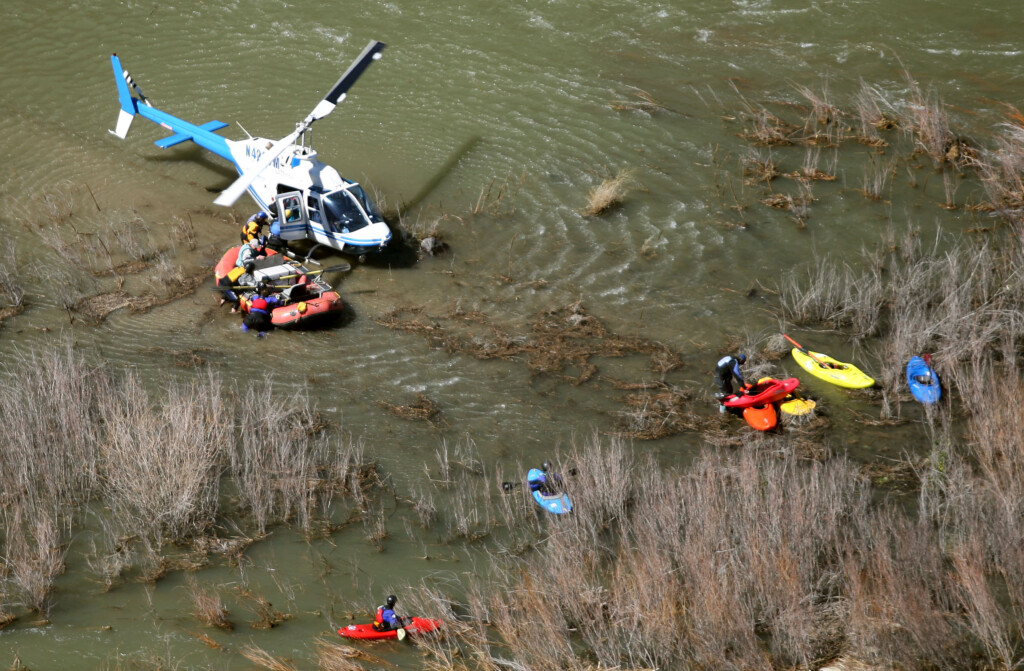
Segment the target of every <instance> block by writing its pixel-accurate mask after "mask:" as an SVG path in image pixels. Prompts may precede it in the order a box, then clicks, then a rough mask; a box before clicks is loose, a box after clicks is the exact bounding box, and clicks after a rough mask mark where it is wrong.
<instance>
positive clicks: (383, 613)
mask: <svg viewBox="0 0 1024 671" xmlns="http://www.w3.org/2000/svg"><path fill="white" fill-rule="evenodd" d="M396 603H398V597H397V596H395V595H394V594H392V595H390V596H388V598H387V600H386V601H385V602H384V605H383V606H377V616H376V617H374V618H373V628H374V630H375V631H391V630H393V629H401V628H402V627H404V626H405V624H404V623H403V618H401V617H399V616H398V614H396V613H395V604H396Z"/></svg>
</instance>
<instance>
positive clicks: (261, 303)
mask: <svg viewBox="0 0 1024 671" xmlns="http://www.w3.org/2000/svg"><path fill="white" fill-rule="evenodd" d="M270 292H271V289H270V286H269V285H268V284H266V283H261V284H260V288H259V290H258V291H257V292H256V296H255V298H253V299H252V300H250V301H249V314H247V315H245V319H243V320H242V330H243V331H249V330H253V331H256V336H257V337H259V338H264V337H266V335H267V333H268V332H269V331H270V327H271V326H273V324H272V323H271V321H270V311H271V310H273V309H274V308H275V307H277V305H278V303H279V298H278V297H277V296H271V295H270Z"/></svg>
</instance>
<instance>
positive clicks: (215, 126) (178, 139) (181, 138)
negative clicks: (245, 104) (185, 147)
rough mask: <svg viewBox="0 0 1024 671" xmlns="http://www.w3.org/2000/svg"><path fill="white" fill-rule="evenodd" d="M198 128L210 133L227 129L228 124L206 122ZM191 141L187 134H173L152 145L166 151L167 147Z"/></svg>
mask: <svg viewBox="0 0 1024 671" xmlns="http://www.w3.org/2000/svg"><path fill="white" fill-rule="evenodd" d="M199 127H200V128H202V129H203V130H208V131H210V132H211V133H212V132H214V131H217V130H220V129H221V128H227V127H228V124H226V123H224V122H223V121H207V122H206V123H204V124H203V125H202V126H199ZM191 139H192V136H191V135H190V134H187V133H175V134H174V135H170V136H168V137H165V138H163V139H162V140H157V141H156V142H154V143H153V144H155V145H156V146H158V147H160V148H161V149H167V148H168V147H173V146H174V145H176V144H180V143H182V142H188V141H189V140H191Z"/></svg>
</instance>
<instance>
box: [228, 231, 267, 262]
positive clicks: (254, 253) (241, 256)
mask: <svg viewBox="0 0 1024 671" xmlns="http://www.w3.org/2000/svg"><path fill="white" fill-rule="evenodd" d="M264 256H265V254H264V250H263V243H262V241H261V240H260V239H259V238H253V239H252V240H250V241H249V242H247V243H246V244H244V245H242V247H241V249H239V250H238V258H237V259H235V265H236V266H238V267H239V268H244V267H245V263H246V261H257V260H259V259H262V258H263V257H264Z"/></svg>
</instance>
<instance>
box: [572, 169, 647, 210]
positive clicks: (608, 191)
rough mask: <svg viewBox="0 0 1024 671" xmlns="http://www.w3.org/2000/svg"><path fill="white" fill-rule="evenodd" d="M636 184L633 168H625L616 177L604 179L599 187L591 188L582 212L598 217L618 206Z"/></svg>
mask: <svg viewBox="0 0 1024 671" xmlns="http://www.w3.org/2000/svg"><path fill="white" fill-rule="evenodd" d="M634 184H635V179H634V176H633V171H631V170H623V171H621V172H620V173H619V174H618V175H616V176H614V177H608V178H606V179H604V180H603V181H602V182H601V183H600V184H599V185H598V186H597V187H595V188H594V189H591V191H590V193H589V195H588V196H587V204H586V205H584V206H583V209H582V210H581V214H583V216H585V217H596V216H598V215H601V214H605V213H607V212H608V211H610V210H612V209H614V208H616V207H618V206H619V205H621V204H622V201H623V199H624V198H625V196H626V193H627V192H628V191H629V189H630V188H631V187H632V186H633V185H634Z"/></svg>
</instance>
